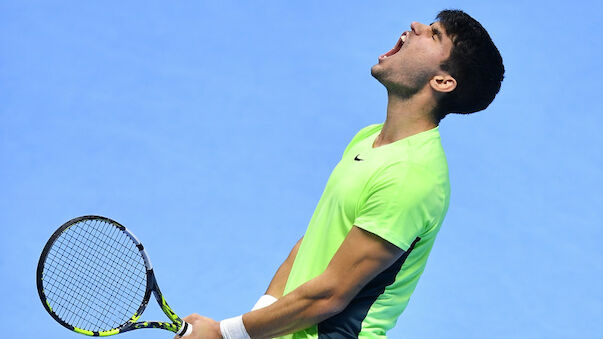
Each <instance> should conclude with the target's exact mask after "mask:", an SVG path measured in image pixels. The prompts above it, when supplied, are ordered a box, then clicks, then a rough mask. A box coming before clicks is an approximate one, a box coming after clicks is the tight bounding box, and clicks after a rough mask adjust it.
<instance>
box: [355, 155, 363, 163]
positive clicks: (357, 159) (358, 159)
mask: <svg viewBox="0 0 603 339" xmlns="http://www.w3.org/2000/svg"><path fill="white" fill-rule="evenodd" d="M358 155H360V154H358ZM358 155H357V156H356V157H355V158H354V160H356V161H364V159H360V158H358Z"/></svg>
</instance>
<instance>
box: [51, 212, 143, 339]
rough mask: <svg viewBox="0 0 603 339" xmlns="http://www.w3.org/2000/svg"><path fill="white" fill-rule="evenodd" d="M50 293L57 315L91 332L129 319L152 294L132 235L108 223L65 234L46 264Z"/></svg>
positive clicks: (81, 225)
mask: <svg viewBox="0 0 603 339" xmlns="http://www.w3.org/2000/svg"><path fill="white" fill-rule="evenodd" d="M43 279H44V280H43V283H44V292H45V294H46V296H47V299H48V302H49V305H50V306H51V307H52V309H53V311H54V313H55V314H56V315H57V316H59V317H60V318H61V319H62V320H63V321H65V322H66V323H68V324H70V325H72V326H75V327H78V328H81V329H85V330H89V331H107V330H110V329H113V328H116V327H118V326H120V325H122V324H123V323H125V322H126V321H127V320H129V319H130V318H131V317H132V316H133V315H134V314H135V312H136V311H137V310H138V309H139V307H140V305H141V303H142V301H143V299H144V294H145V291H146V267H145V264H144V260H143V258H142V256H141V255H140V252H139V250H138V248H136V245H135V244H134V242H133V241H132V240H131V239H130V237H129V236H128V235H127V234H126V233H124V232H122V231H121V230H120V229H118V228H117V227H116V226H114V225H113V224H111V223H109V222H107V221H104V220H84V221H80V222H78V223H76V224H74V225H72V226H71V227H70V228H69V229H67V230H65V231H64V232H63V233H62V234H61V235H60V236H59V237H58V238H57V239H56V240H55V242H54V244H53V246H52V248H51V249H50V250H49V252H48V255H47V258H46V261H45V263H44V273H43Z"/></svg>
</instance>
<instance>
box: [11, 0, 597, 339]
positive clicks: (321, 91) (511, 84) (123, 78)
mask: <svg viewBox="0 0 603 339" xmlns="http://www.w3.org/2000/svg"><path fill="white" fill-rule="evenodd" d="M444 8H461V9H464V10H465V11H467V12H468V13H469V14H470V15H472V16H474V17H475V18H476V19H478V20H479V21H480V22H481V23H482V24H483V25H484V26H485V27H486V29H488V31H489V32H490V34H491V36H492V38H493V40H494V41H495V43H496V44H497V46H498V47H499V49H500V51H501V54H502V55H503V58H504V62H505V66H506V69H507V73H506V79H505V81H504V83H503V87H502V90H501V92H500V94H499V96H498V97H497V99H496V100H495V101H494V103H493V104H492V105H491V106H490V108H488V109H487V110H486V111H484V112H481V113H479V114H475V115H471V116H457V115H452V116H449V117H447V118H446V119H444V120H443V121H442V124H441V127H440V130H441V134H442V139H443V144H444V148H445V150H446V152H447V155H448V161H449V166H450V174H451V181H452V201H451V205H450V209H449V213H448V216H447V219H446V221H445V223H444V226H443V228H442V230H441V232H440V235H439V238H438V240H437V242H436V245H435V247H434V249H433V252H432V255H431V257H430V260H429V263H428V266H427V269H426V271H425V273H424V275H423V277H422V279H421V281H420V283H419V285H418V287H417V290H416V291H415V293H414V295H413V297H412V299H411V302H410V304H409V306H408V308H407V310H406V311H405V313H404V314H403V316H402V317H401V318H400V320H399V322H398V325H397V327H396V328H395V329H394V330H392V331H391V332H390V334H391V336H390V337H392V338H508V337H513V338H570V337H571V338H594V337H596V336H598V335H600V333H602V332H603V326H602V325H601V324H602V323H601V321H600V319H601V318H600V316H601V309H602V306H603V300H602V299H603V295H602V294H603V293H602V292H601V284H600V280H601V277H602V275H603V270H602V262H603V260H602V259H603V256H602V254H601V249H600V242H601V239H602V231H601V227H600V224H601V223H600V219H601V216H602V212H601V209H602V207H603V199H602V197H601V187H603V182H602V171H603V157H602V156H601V146H602V145H603V137H602V136H601V134H600V133H599V130H600V125H601V123H603V118H602V117H601V114H602V113H603V112H602V110H601V108H600V95H599V93H600V88H601V86H600V81H601V78H602V75H603V74H602V72H601V62H600V60H601V57H600V56H601V52H602V51H603V46H602V41H603V39H601V35H602V33H603V30H602V29H601V26H600V14H599V13H600V11H601V7H600V5H599V4H596V2H594V1H574V2H566V1H563V2H561V1H507V2H504V3H503V2H496V3H486V2H484V1H428V2H418V3H417V2H401V1H396V2H394V1H379V2H374V1H371V2H360V1H328V2H326V1H299V2H286V3H285V2H280V1H253V2H252V1H246V2H244V1H240V2H236V1H214V2H207V1H178V2H157V1H130V2H126V3H124V2H100V1H98V2H91V1H86V2H82V1H54V2H49V1H39V2H36V1H27V2H25V1H3V2H2V3H0V32H1V33H0V192H1V194H0V225H1V226H0V227H2V236H1V237H0V274H1V276H2V280H1V281H0V290H2V291H3V307H2V308H0V315H1V316H0V318H1V319H3V320H4V321H5V322H7V321H8V322H10V323H11V324H12V325H11V326H10V328H9V329H8V330H7V329H5V330H4V331H3V335H2V336H3V337H7V338H22V337H34V336H35V335H34V333H36V334H37V333H40V334H42V335H43V337H45V338H80V337H81V336H80V335H78V334H75V333H70V332H68V331H66V330H64V329H63V328H62V327H61V326H59V325H58V324H56V323H55V322H54V321H53V320H52V319H51V318H50V316H48V315H47V314H46V312H45V311H44V309H43V308H42V305H41V304H40V301H39V300H38V296H37V294H36V290H35V279H34V277H35V266H36V263H37V260H38V256H39V254H40V251H41V249H42V247H43V246H44V243H45V242H46V240H47V239H48V237H49V236H50V234H51V233H52V232H53V231H54V229H55V228H57V227H58V226H59V225H61V224H62V223H63V222H65V221H67V220H69V219H70V218H72V217H75V216H79V215H84V214H100V215H106V216H108V217H111V218H114V219H116V220H118V221H120V222H121V223H123V224H124V225H126V226H127V227H129V228H131V229H132V230H133V231H134V232H135V233H136V234H137V236H138V237H139V238H140V239H141V240H142V242H143V243H144V244H145V246H146V247H147V249H148V251H149V254H150V256H151V260H152V261H153V263H154V265H155V267H156V271H157V272H156V273H157V276H158V280H159V283H160V286H161V287H162V290H163V292H164V293H165V295H166V298H167V300H168V301H169V302H170V304H171V305H172V306H173V307H174V309H175V310H176V311H177V312H178V313H179V314H181V315H182V316H183V315H186V314H188V313H192V312H197V313H201V314H204V315H207V316H210V317H213V318H215V319H222V318H225V317H230V316H234V315H237V314H240V313H242V312H244V311H246V310H248V309H249V308H250V307H251V306H252V305H253V303H254V302H255V300H256V299H257V298H258V297H259V296H260V295H262V293H263V292H264V290H265V288H266V286H267V285H268V282H269V280H270V279H271V277H272V274H273V273H274V272H275V270H276V268H277V267H278V265H279V264H280V263H281V261H282V260H283V259H284V258H285V257H286V255H287V254H288V252H289V250H290V248H291V247H292V246H293V244H294V243H295V241H296V240H297V239H298V238H299V237H300V236H301V235H302V234H303V232H304V230H305V227H306V225H307V223H308V221H309V219H310V216H311V215H312V212H313V209H314V207H315V205H316V203H317V202H318V199H319V197H320V194H321V192H322V189H323V187H324V184H325V182H326V180H327V177H328V175H329V173H330V171H331V170H332V168H333V167H334V166H335V164H336V163H337V161H338V159H339V157H340V156H341V153H342V152H343V149H344V147H345V146H346V144H347V143H348V142H349V140H350V139H351V137H352V136H353V135H354V133H355V132H356V131H358V130H359V129H360V128H362V127H364V126H366V125H368V124H372V123H379V122H382V121H383V120H384V118H385V105H386V97H385V91H384V89H383V87H382V86H381V85H380V84H379V83H377V82H376V81H375V80H374V79H373V78H372V77H371V76H370V67H371V66H372V65H373V64H374V63H376V61H377V57H378V55H380V54H382V53H384V52H385V51H387V50H389V49H390V48H391V46H392V45H393V44H394V43H395V41H396V39H397V38H398V36H399V35H400V33H401V32H402V31H404V30H407V29H408V27H409V24H410V22H411V21H415V20H416V21H421V22H423V23H427V24H428V23H430V22H432V21H433V19H434V17H435V15H436V14H437V12H438V11H439V10H441V9H444ZM143 318H158V319H164V317H163V315H162V314H161V313H160V312H158V311H157V307H155V305H153V304H152V305H151V306H150V307H149V310H148V313H145V316H143ZM597 319H599V320H597ZM23 326H25V327H26V328H25V329H23V328H22V327H23ZM13 330H17V331H13ZM24 332H25V333H26V334H23V333H24ZM126 336H127V337H129V338H169V337H171V336H170V335H169V333H165V332H162V331H157V330H148V331H137V332H133V333H130V334H126V335H124V337H126Z"/></svg>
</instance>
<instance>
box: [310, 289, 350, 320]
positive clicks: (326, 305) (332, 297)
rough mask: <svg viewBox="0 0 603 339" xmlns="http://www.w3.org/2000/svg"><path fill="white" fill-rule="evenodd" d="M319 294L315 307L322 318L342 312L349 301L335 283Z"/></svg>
mask: <svg viewBox="0 0 603 339" xmlns="http://www.w3.org/2000/svg"><path fill="white" fill-rule="evenodd" d="M321 294H322V295H321V298H320V300H319V302H318V303H317V305H316V306H317V308H316V309H317V310H318V313H319V318H321V319H322V320H324V319H327V318H330V317H332V316H335V315H337V314H338V313H340V312H342V311H343V310H344V309H345V308H346V307H347V306H348V304H349V303H350V299H349V298H348V297H347V296H346V294H345V293H343V291H341V290H340V287H339V286H336V285H333V286H330V287H329V288H327V289H325V290H324V291H323V293H321Z"/></svg>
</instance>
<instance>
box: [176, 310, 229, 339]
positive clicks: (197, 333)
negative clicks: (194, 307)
mask: <svg viewBox="0 0 603 339" xmlns="http://www.w3.org/2000/svg"><path fill="white" fill-rule="evenodd" d="M182 320H184V321H186V322H187V323H189V324H191V325H193V332H192V333H191V334H190V335H189V336H187V337H181V336H178V335H177V336H175V337H174V339H180V338H186V339H222V332H220V323H219V322H217V321H215V320H213V319H210V318H207V317H204V316H201V315H198V314H196V313H193V314H191V315H189V316H187V317H184V318H182Z"/></svg>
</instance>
